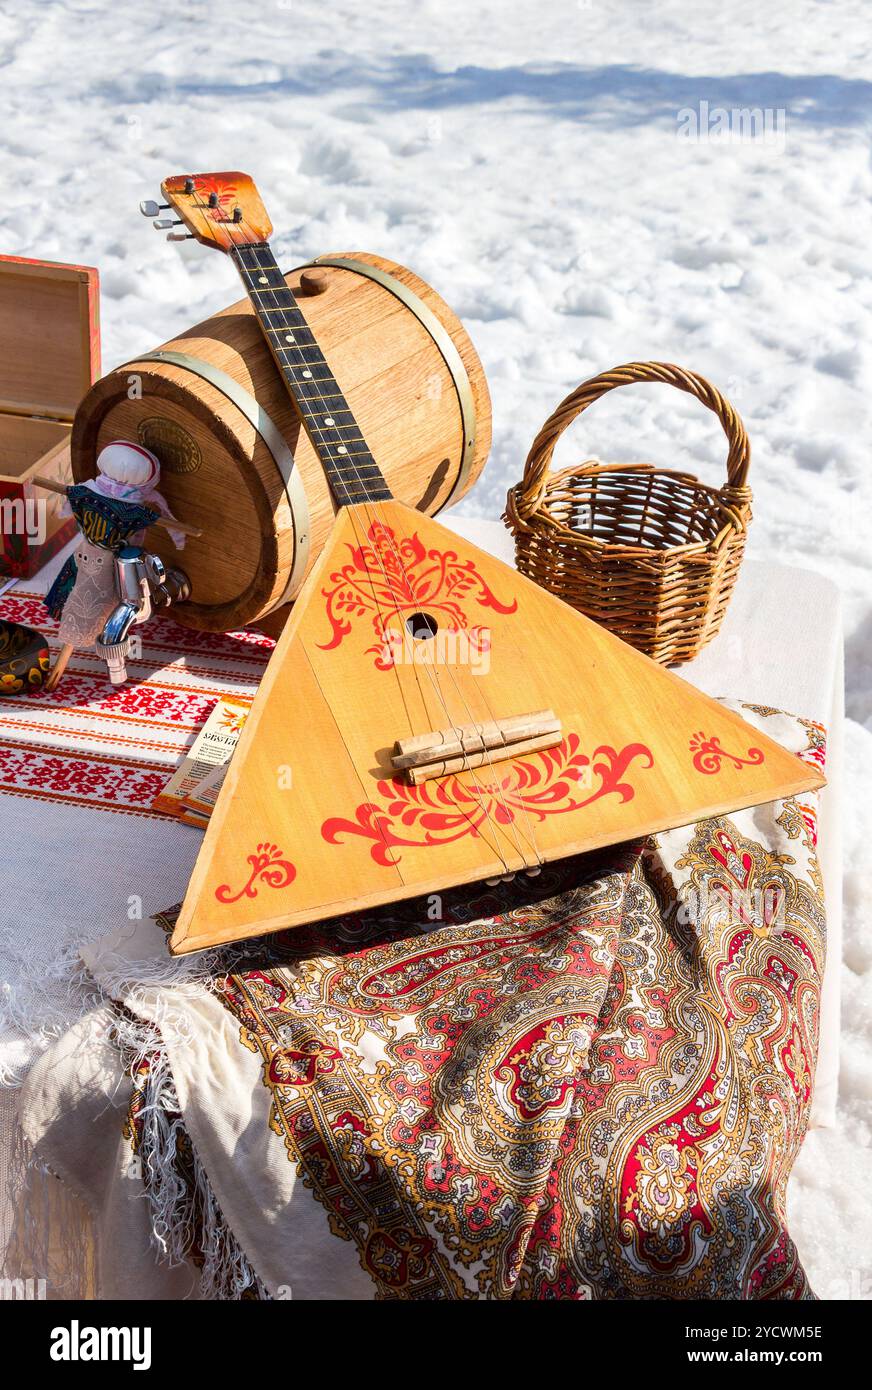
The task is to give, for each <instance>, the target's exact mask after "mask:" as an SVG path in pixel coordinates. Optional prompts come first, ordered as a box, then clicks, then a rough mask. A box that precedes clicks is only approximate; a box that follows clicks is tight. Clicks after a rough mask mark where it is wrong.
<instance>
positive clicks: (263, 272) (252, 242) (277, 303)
mask: <svg viewBox="0 0 872 1390" xmlns="http://www.w3.org/2000/svg"><path fill="white" fill-rule="evenodd" d="M200 207H201V210H202V211H203V212H205V213H206V214H207V215H208V213H209V212H210V211H211V209H209V208H208V207H207V205H206V204H202V203H201V204H200ZM224 225H225V227H226V229H227V233H228V237H229V239H230V241H231V243H232V244H233V247H234V253H235V254H234V261H235V263H236V265H237V268H238V270H239V272H240V275H241V277H242V279H243V283H244V284H245V286H246V288H247V289H248V290H249V292H250V294H251V296H252V298H253V299H254V302H255V306H256V307H260V308H262V309H263V310H266V309H272V310H273V311H274V312H276V313H277V314H279V315H280V316H281V319H282V324H281V325H274V324H272V323H270V321H269V318H268V316H267V315H266V314H265V313H264V314H262V315H261V321H262V323H263V326H264V327H266V328H267V331H268V332H269V331H271V330H272V331H275V332H279V331H282V330H285V331H284V332H283V337H284V342H283V343H281V344H280V345H278V344H277V345H276V346H277V348H278V349H279V352H281V357H280V359H279V360H280V364H281V365H283V366H285V367H286V368H287V369H290V368H291V367H294V368H296V369H298V370H301V371H302V372H303V375H304V377H308V378H309V379H310V381H311V386H312V387H314V386H316V385H318V384H319V381H320V382H323V381H324V380H325V379H324V378H320V379H316V378H314V377H312V375H311V373H312V371H313V369H316V368H317V367H319V366H321V365H323V366H324V367H326V368H327V371H328V373H329V367H327V364H326V362H325V361H324V359H323V356H322V354H321V353H320V350H319V349H318V347H317V342H316V340H315V338H314V334H312V332H311V329H310V328H309V327H308V325H307V324H306V323H305V320H304V319H303V316H302V314H300V313H299V310H297V314H298V316H299V318H300V324H294V325H293V329H294V331H293V333H291V332H290V328H291V326H292V325H290V324H289V322H288V320H287V318H286V314H287V306H286V305H284V304H282V302H281V300H280V299H279V295H278V291H279V289H281V290H283V291H284V292H285V296H286V298H287V297H289V296H290V292H289V291H288V290H287V287H286V286H285V284H284V280H283V277H282V284H281V286H280V285H279V284H278V282H276V283H275V284H274V285H273V284H270V281H269V272H270V270H273V271H277V270H278V267H277V266H276V263H275V260H274V258H273V257H272V254H271V252H270V251H269V247H268V245H267V244H266V243H264V242H263V241H262V240H261V239H260V238H258V237H256V236H255V235H251V237H250V238H249V237H247V236H246V224H245V223H244V222H243V221H241V220H240V221H236V222H235V223H234V222H231V221H229V220H228V221H227V222H225V223H224ZM234 226H236V227H238V228H239V230H240V234H241V235H240V238H239V239H238V240H237V239H236V238H235V237H234V235H233V231H232V228H233V227H234ZM262 254H265V255H266V256H267V258H268V260H267V263H266V264H264V263H263V262H262V261H261V259H260V256H261V255H262ZM249 258H250V259H251V262H252V263H251V264H250V265H249V264H247V260H248V259H249ZM253 272H257V273H258V282H259V283H258V284H255V282H254V279H253V278H252V273H253ZM279 274H280V272H279ZM264 284H265V285H266V288H263V286H264ZM255 296H257V298H256V299H255ZM267 297H269V298H270V299H271V300H272V304H271V305H264V304H263V301H264V300H265V299H267ZM293 307H294V308H296V305H293ZM264 319H265V320H266V321H265V322H264ZM301 331H302V332H304V333H305V334H306V335H308V337H309V338H310V339H311V341H310V342H304V343H299V342H298V341H297V335H298V333H300V332H301ZM306 347H308V348H310V349H313V350H314V352H315V354H316V357H315V358H310V357H307V356H306V354H305V352H304V348H306ZM289 348H290V349H291V351H293V352H295V353H298V354H299V356H300V358H301V361H300V362H292V361H290V360H289V359H290V355H291V353H290V351H289ZM276 355H277V356H278V355H279V353H278V352H277V353H276ZM282 359H284V360H282ZM288 375H289V377H290V370H288ZM291 380H292V382H293V384H294V385H295V387H296V390H295V395H298V397H299V398H300V399H301V400H302V402H303V404H304V405H305V406H307V407H309V408H311V405H312V401H311V398H310V396H309V395H308V391H307V389H306V388H305V387H304V386H303V385H302V383H301V382H300V381H298V380H296V378H295V377H292V378H291ZM327 380H328V381H329V382H330V383H331V384H332V381H333V378H332V374H331V375H330V376H329V377H328V378H327ZM336 389H337V391H338V388H336ZM338 398H339V397H336V399H338ZM316 399H323V397H320V396H319V397H316ZM342 399H343V405H342V407H334V408H333V410H332V411H331V414H330V415H328V416H326V417H325V419H326V420H329V422H330V427H332V426H334V425H335V419H334V416H335V415H338V414H339V413H342V414H346V415H348V416H351V419H350V421H349V423H348V424H347V425H345V426H343V428H344V429H345V430H346V431H347V430H348V429H350V428H352V427H353V429H354V432H355V438H356V439H357V440H359V442H360V443H361V444H362V445H363V449H362V450H349V448H348V444H350V443H351V442H352V440H351V439H350V438H349V437H348V434H347V433H345V434H342V433H341V432H340V431H338V430H337V431H336V432H337V433H340V438H342V439H347V440H348V443H344V444H341V445H340V444H337V442H336V441H335V440H334V439H333V438H331V437H330V435H331V434H332V433H333V432H334V431H333V429H332V428H329V429H328V427H326V426H325V424H324V422H322V420H321V418H320V416H318V415H317V414H316V413H315V412H314V411H313V412H312V413H311V414H310V410H309V409H305V410H304V409H301V415H302V416H303V419H304V422H305V423H306V425H307V428H308V429H309V431H310V432H313V433H315V434H316V435H317V439H316V441H315V442H316V444H317V445H318V446H319V453H320V454H321V455H322V457H323V458H324V459H325V461H326V462H327V464H328V465H329V472H330V473H332V474H333V479H332V482H335V481H337V480H338V482H339V485H340V492H341V493H343V494H344V495H345V498H346V500H348V501H350V502H355V501H356V502H359V503H360V507H361V511H362V512H363V513H364V515H366V504H367V503H371V502H375V501H378V500H380V498H381V497H384V498H385V499H387V498H389V497H390V496H391V494H390V492H389V490H388V489H387V487H386V486H385V484H384V480H383V478H382V476H381V473H380V471H379V469H378V467H377V465H376V464H375V461H374V459H373V458H372V455H371V453H370V452H369V450H368V448H367V446H366V443H365V440H364V439H363V436H362V434H361V433H360V430H359V427H358V426H357V425H356V422H355V421H354V418H353V416H352V415H351V411H350V410H349V409H348V407H347V403H346V402H345V401H344V398H342ZM328 409H329V407H328ZM322 410H323V407H322ZM334 450H335V451H336V455H337V457H334ZM347 465H350V470H351V472H352V474H353V477H354V481H355V483H356V484H357V488H358V491H357V493H356V495H355V493H354V492H352V490H351V489H350V488H349V487H348V481H347V479H346V477H345V468H346V466H347ZM362 469H363V470H364V471H368V472H369V474H370V476H369V477H364V472H363V471H361V470H362ZM373 519H374V518H373V516H372V514H370V534H372V521H373ZM351 523H352V527H353V528H354V529H355V534H356V535H357V536H358V539H359V540H361V541H362V538H361V537H360V536H359V533H358V532H357V528H356V526H355V517H354V513H353V512H352V513H351ZM384 530H385V536H386V539H387V541H388V544H389V546H390V547H391V549H392V551H393V555H394V559H395V560H396V563H397V566H398V571H399V576H400V577H401V579H405V580H407V581H408V574H407V571H406V568H405V563H404V561H403V558H402V553H401V548H402V537H400V545H399V547H398V545H397V540H396V537H394V535H393V533H392V531H391V528H389V527H385V528H384ZM361 548H362V549H363V548H364V547H363V545H362V547H361ZM372 550H373V554H374V556H375V558H376V561H377V563H378V564H379V567H380V568H381V570H382V574H383V576H384V580H385V585H386V592H387V594H388V595H391V596H393V597H394V598H398V597H399V598H401V597H402V595H398V594H397V589H396V583H395V582H394V581H392V580H391V577H390V575H389V574H388V572H387V570H386V568H385V565H384V561H383V558H382V555H381V551H380V547H379V546H378V544H374V545H373V547H372ZM372 588H373V600H374V603H375V604H376V609H377V611H378V613H379V616H380V617H382V616H383V615H382V609H381V604H380V600H379V596H378V593H377V591H376V586H375V584H373V585H372ZM408 592H411V587H410V586H409V587H408ZM425 664H426V668H427V673H428V675H429V677H430V681H431V684H432V686H433V690H434V693H435V696H436V699H437V701H438V703H439V704H440V706H441V708H442V709H443V711H444V714H445V717H446V719H447V721H448V723H449V725H451V724H452V723H453V722H454V721H453V720H452V718H451V714H450V711H449V708H448V703H447V700H446V699H445V695H444V693H443V691H442V689H441V685H440V683H439V681H438V678H437V676H436V674H435V672H434V671H433V670H432V667H431V666H430V664H429V663H425ZM413 666H414V674H415V679H416V682H417V684H418V688H419V694H420V696H421V701H422V706H423V709H424V711H425V714H426V710H427V702H426V698H425V696H424V692H423V688H422V686H421V679H420V674H419V672H418V669H417V667H418V663H417V662H413ZM446 670H447V672H448V675H449V678H450V680H451V682H452V684H453V686H454V688H455V691H456V692H457V694H458V696H459V697H460V699H461V700H462V702H463V705H464V707H465V709H466V712H467V714H468V716H469V719H470V722H471V723H473V724H475V723H477V722H478V721H476V720H475V717H474V715H473V711H472V709H471V707H470V705H469V701H468V700H467V698H466V696H465V695H464V693H463V690H462V688H461V686H460V685H459V684H458V681H457V679H456V678H455V676H454V673H453V672H452V671H451V669H450V665H449V664H447V663H446ZM396 675H397V681H398V687H399V691H400V696H401V699H402V702H403V706H404V709H405V710H406V718H407V720H408V721H409V726H410V731H412V732H413V731H414V725H413V722H412V720H411V717H410V714H409V710H408V705H407V702H406V698H405V693H404V691H403V686H402V681H401V679H400V676H399V672H398V671H396ZM482 695H483V699H484V703H485V705H486V706H487V709H488V717H489V718H491V719H492V718H493V713H492V711H491V710H490V706H489V702H488V700H487V695H486V692H484V691H482ZM462 758H463V764H464V770H466V771H468V772H469V774H470V777H471V780H472V781H473V783H474V785H475V787H476V790H477V792H478V800H479V804H480V805H481V806H482V809H483V810H484V812H485V816H486V818H487V821H488V823H489V825H490V828H491V830H492V831H493V833H494V838H495V843H494V845H493V846H492V849H493V851H494V853H495V854H496V856H497V858H498V859H499V860H500V862H501V863H502V864H503V867H504V869H505V871H506V873H509V872H510V870H509V865H508V863H507V861H506V859H505V856H504V854H503V853H502V852H501V850H500V848H499V835H498V832H497V828H496V825H495V823H494V821H493V818H492V816H491V812H490V809H489V806H488V801H489V799H490V798H489V796H488V794H487V792H488V790H489V789H486V788H484V787H482V785H481V783H480V782H479V780H478V778H477V776H476V775H475V772H474V769H473V768H472V766H471V765H470V764H469V760H468V755H467V753H466V751H465V750H463V752H462ZM484 758H485V760H486V761H487V763H488V765H489V767H490V770H491V773H492V776H493V778H494V781H493V785H492V790H493V794H494V797H495V799H497V800H498V801H500V802H501V803H502V806H503V817H504V823H505V824H508V825H509V826H511V828H512V835H513V838H514V841H515V847H516V850H517V852H518V855H519V858H520V860H521V863H522V864H523V865H524V866H525V867H528V868H530V867H531V866H530V865H529V864H528V861H527V856H526V854H525V852H524V850H523V848H522V845H521V841H520V839H519V836H518V828H517V826H516V824H515V818H514V816H513V815H512V814H511V811H510V809H509V807H508V806H507V804H506V801H505V796H504V793H503V788H502V782H501V779H500V778H499V777H498V776H497V774H496V772H495V769H494V766H493V761H492V758H491V755H490V753H489V751H488V750H487V748H485V749H484ZM452 799H453V798H452ZM454 804H455V806H456V807H457V810H458V812H459V813H460V814H461V815H462V816H464V817H466V818H467V819H468V818H469V813H468V812H467V811H466V810H465V809H464V808H463V807H461V806H460V805H458V804H457V802H456V801H455V802H454ZM522 810H523V814H524V817H525V819H526V821H527V824H528V829H529V833H530V845H531V848H532V851H533V854H534V856H535V861H536V862H537V864H538V865H541V863H542V862H543V861H542V859H541V856H540V855H539V852H538V850H537V847H536V844H535V836H534V834H533V829H532V824H531V822H530V818H529V815H528V813H527V811H526V808H525V807H522ZM482 838H486V837H484V836H482Z"/></svg>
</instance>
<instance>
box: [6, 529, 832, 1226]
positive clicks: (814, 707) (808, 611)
mask: <svg viewBox="0 0 872 1390" xmlns="http://www.w3.org/2000/svg"><path fill="white" fill-rule="evenodd" d="M442 520H444V522H445V524H446V525H448V526H451V527H453V528H454V529H455V530H456V531H457V532H458V533H459V534H461V535H464V536H466V537H468V538H469V539H470V540H472V541H473V542H475V543H476V544H478V545H480V546H481V547H482V548H484V549H487V550H490V551H491V552H492V553H494V554H496V555H499V556H500V557H501V558H503V559H505V560H507V561H508V562H509V563H511V562H512V559H513V551H512V542H511V538H510V536H509V535H508V533H507V532H506V531H505V529H504V528H503V527H502V526H501V525H500V524H499V523H497V522H483V521H475V520H470V519H466V518H463V517H452V516H451V515H450V514H446V515H445V516H444V517H443V518H442ZM56 563H57V562H56ZM681 674H682V675H683V676H684V677H685V678H686V679H688V680H690V681H692V682H693V683H694V684H696V685H697V686H698V687H699V688H700V689H703V690H705V691H706V692H707V693H709V694H711V695H714V696H727V697H734V698H740V699H743V700H748V701H753V702H755V703H761V704H768V705H774V706H778V707H780V708H783V709H787V710H790V711H792V712H794V713H797V714H801V715H803V716H804V717H806V718H810V719H814V720H817V721H819V722H821V723H823V724H825V725H826V726H827V728H828V729H829V732H830V743H829V754H828V759H827V776H828V779H829V784H828V787H827V789H826V791H825V793H824V800H823V805H822V810H821V819H820V841H819V849H820V854H821V863H822V869H823V873H824V883H825V888H826V894H827V909H828V924H829V926H828V930H829V950H828V958H827V969H826V975H825V979H824V991H823V995H824V997H823V1018H822V1038H821V1048H820V1058H819V1063H818V1075H817V1082H816V1088H815V1095H814V1100H813V1106H812V1123H814V1124H817V1125H828V1124H832V1123H833V1120H834V1110H835V1100H836V1090H837V1084H838V1044H839V964H840V957H841V847H840V844H841V841H840V791H839V789H840V771H841V723H842V702H843V674H842V633H841V617H840V609H839V596H838V591H837V590H836V589H835V588H834V586H833V585H832V584H830V583H829V582H828V581H826V580H824V579H822V578H820V577H819V576H817V575H814V574H811V573H808V572H806V571H801V570H791V569H787V568H785V567H782V566H778V565H770V564H760V563H756V564H755V563H754V562H752V561H747V562H746V563H745V565H744V567H743V569H742V572H741V574H740V577H739V582H738V586H737V590H736V594H735V596H734V598H733V602H732V605H731V607H730V609H729V611H728V613H727V618H726V621H725V624H724V628H723V630H722V632H721V634H720V636H719V637H718V638H716V639H715V641H714V642H713V643H712V644H711V646H710V647H709V648H708V649H707V650H706V651H704V652H703V653H702V655H701V656H700V657H698V658H697V659H696V661H694V662H692V663H690V664H689V665H687V666H684V667H683V668H681ZM12 708H13V705H12V702H11V701H10V702H9V703H8V705H3V706H0V722H2V719H3V717H4V711H5V710H6V709H8V710H12ZM46 824H47V812H46V807H45V806H44V805H43V804H41V803H40V802H39V801H36V800H30V799H27V798H23V797H18V796H7V795H2V794H0V846H2V857H0V925H2V926H3V928H4V929H6V930H8V929H9V928H10V927H11V928H12V929H13V932H14V943H15V957H17V959H15V958H14V957H13V956H12V954H11V952H9V951H7V957H6V960H3V961H0V975H2V978H3V979H8V978H19V979H20V978H21V975H22V970H23V964H26V965H27V966H28V968H29V970H30V972H31V974H34V975H35V977H36V979H37V981H38V984H39V985H40V987H42V988H44V993H45V1013H46V1019H47V1021H49V1022H54V1024H55V1025H56V1026H57V1027H58V1028H59V1027H61V1026H62V1025H63V1024H64V1022H65V1021H69V1022H70V1023H71V1022H72V1021H73V1019H74V1018H75V1016H76V1014H77V1011H78V1008H79V1004H80V997H81V996H80V994H79V992H78V990H79V987H78V986H75V985H72V984H71V983H70V979H69V971H68V970H66V971H64V970H63V969H58V970H57V971H56V973H55V974H54V976H53V975H52V972H50V971H49V969H48V962H56V961H57V960H58V953H59V947H61V946H62V945H63V944H64V943H65V942H68V943H70V946H71V949H70V955H71V956H72V955H73V954H74V950H75V947H74V943H77V942H81V941H84V940H90V939H94V938H96V937H98V936H101V935H103V934H104V933H105V932H106V931H108V930H109V929H111V928H112V927H114V926H116V925H117V924H118V922H119V921H123V919H124V916H125V915H126V914H127V912H128V907H129V899H130V895H131V894H135V895H137V896H138V897H139V898H141V900H142V903H143V906H144V910H145V912H146V913H148V912H152V911H155V910H158V909H160V908H163V907H165V906H167V905H168V904H169V903H172V902H174V901H177V900H178V899H180V898H181V897H182V896H183V894H184V891H185V888H186V885H187V881H188V877H189V874H190V872H191V868H192V866H193V863H194V860H195V858H196V854H197V851H198V848H199V846H200V844H201V843H202V835H201V833H200V832H199V831H197V830H194V829H191V828H189V827H186V826H182V825H179V824H178V823H176V822H171V821H162V820H150V819H140V818H135V817H132V816H125V815H113V814H109V813H107V812H106V811H105V810H97V809H92V808H89V807H87V806H76V805H71V806H68V807H67V806H63V807H58V806H56V805H52V807H51V835H50V839H51V844H50V845H49V846H47V845H46ZM43 962H45V963H46V971H45V978H44V979H42V980H40V976H39V971H40V968H41V965H42V963H43ZM34 967H35V969H34ZM34 1055H35V1044H34V1043H33V1042H32V1041H29V1040H28V1039H27V1038H25V1036H24V1035H23V1033H22V1032H20V1031H18V1032H16V1030H15V1029H14V1027H7V1029H6V1030H5V1034H4V1035H3V1036H0V1072H2V1071H3V1070H5V1069H7V1068H10V1067H13V1066H15V1067H17V1068H18V1069H19V1071H20V1070H21V1069H22V1068H26V1066H27V1064H28V1062H29V1061H30V1060H31V1059H32V1058H33V1056H34ZM15 1095H16V1092H15V1090H14V1089H7V1090H5V1091H0V1184H2V1191H3V1192H4V1193H5V1192H6V1189H7V1178H8V1171H9V1160H10V1154H11V1145H12V1138H13V1133H14V1123H15ZM8 1221H9V1205H8V1202H4V1207H3V1213H2V1219H0V1251H2V1247H3V1244H4V1243H5V1239H4V1237H5V1235H6V1228H7V1226H8Z"/></svg>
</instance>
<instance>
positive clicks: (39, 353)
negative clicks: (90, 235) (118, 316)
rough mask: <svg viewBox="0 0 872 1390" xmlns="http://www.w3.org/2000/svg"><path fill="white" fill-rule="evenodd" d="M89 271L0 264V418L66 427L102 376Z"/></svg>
mask: <svg viewBox="0 0 872 1390" xmlns="http://www.w3.org/2000/svg"><path fill="white" fill-rule="evenodd" d="M99 283H100V282H99V276H98V273H97V271H96V270H95V269H94V267H93V266H86V265H60V264H58V263H57V262H53V261H35V260H27V259H25V258H24V257H22V256H0V414H12V415H37V416H41V417H43V418H46V419H51V420H64V421H71V420H72V418H73V415H74V414H75V411H76V407H77V406H78V404H79V401H80V400H81V399H82V397H83V396H84V394H85V392H86V391H87V390H88V387H89V386H90V385H91V383H92V382H93V381H95V380H96V378H97V377H98V376H99V375H100V319H99Z"/></svg>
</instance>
